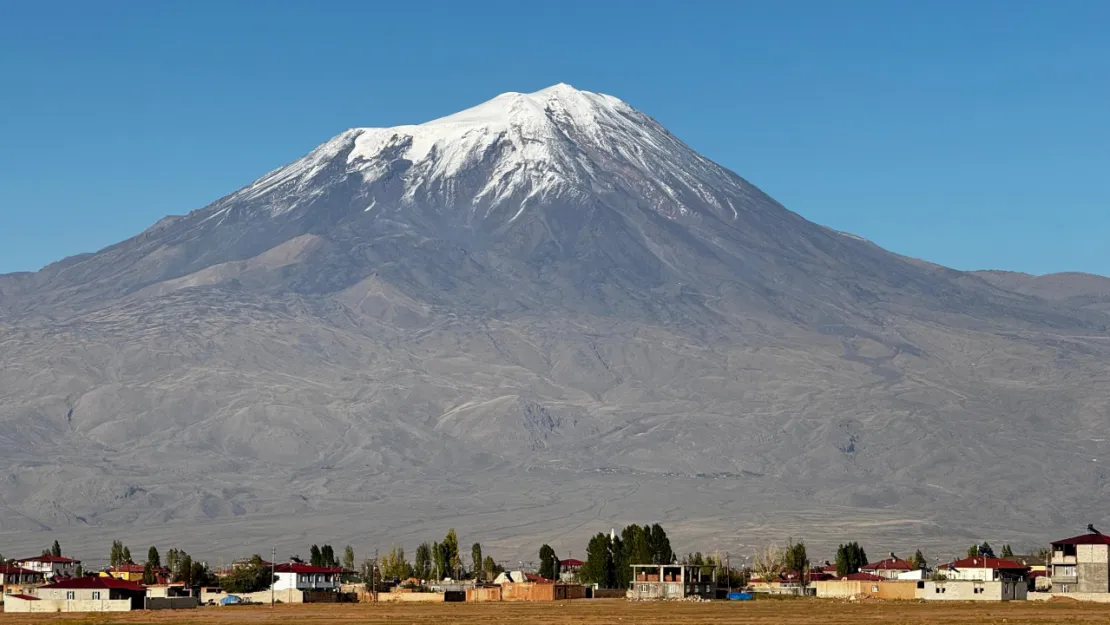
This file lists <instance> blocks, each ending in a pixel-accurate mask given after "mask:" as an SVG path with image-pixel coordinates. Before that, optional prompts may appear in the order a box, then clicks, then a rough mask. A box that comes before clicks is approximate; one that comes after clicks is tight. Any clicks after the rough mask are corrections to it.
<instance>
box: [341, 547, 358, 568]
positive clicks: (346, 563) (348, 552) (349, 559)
mask: <svg viewBox="0 0 1110 625" xmlns="http://www.w3.org/2000/svg"><path fill="white" fill-rule="evenodd" d="M343 568H345V569H347V570H348V571H353V570H354V569H355V550H354V548H352V547H351V546H350V545H347V546H346V547H345V548H344V549H343Z"/></svg>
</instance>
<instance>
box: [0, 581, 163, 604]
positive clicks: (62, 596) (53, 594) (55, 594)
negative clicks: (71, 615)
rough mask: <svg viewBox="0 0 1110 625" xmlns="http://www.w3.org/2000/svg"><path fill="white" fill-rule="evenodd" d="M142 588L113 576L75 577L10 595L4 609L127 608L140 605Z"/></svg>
mask: <svg viewBox="0 0 1110 625" xmlns="http://www.w3.org/2000/svg"><path fill="white" fill-rule="evenodd" d="M145 598H146V588H143V586H142V585H141V584H136V583H134V582H127V581H124V580H121V579H115V578H113V577H75V578H72V579H66V580H62V581H59V582H55V583H52V584H47V585H45V586H40V587H38V588H35V589H33V590H31V591H29V592H28V593H24V594H20V595H11V596H10V597H8V601H6V602H5V603H4V611H5V612H127V611H130V610H141V609H143V602H144V599H145Z"/></svg>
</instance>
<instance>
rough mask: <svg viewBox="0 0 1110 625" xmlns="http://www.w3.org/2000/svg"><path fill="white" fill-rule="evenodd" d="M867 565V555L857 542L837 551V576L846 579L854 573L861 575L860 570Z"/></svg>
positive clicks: (841, 546)
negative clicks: (846, 576)
mask: <svg viewBox="0 0 1110 625" xmlns="http://www.w3.org/2000/svg"><path fill="white" fill-rule="evenodd" d="M866 564H867V553H866V552H865V551H864V550H863V547H860V546H859V543H857V542H854V541H853V542H850V543H848V544H846V545H840V547H838V548H837V550H836V576H837V577H844V576H845V575H851V574H852V573H859V570H860V568H862V567H863V566H864V565H866Z"/></svg>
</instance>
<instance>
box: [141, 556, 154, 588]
mask: <svg viewBox="0 0 1110 625" xmlns="http://www.w3.org/2000/svg"><path fill="white" fill-rule="evenodd" d="M143 583H144V584H146V585H148V586H149V585H151V584H156V583H158V575H157V574H156V573H155V572H154V565H153V564H151V563H150V561H149V560H148V561H147V563H146V564H144V565H143Z"/></svg>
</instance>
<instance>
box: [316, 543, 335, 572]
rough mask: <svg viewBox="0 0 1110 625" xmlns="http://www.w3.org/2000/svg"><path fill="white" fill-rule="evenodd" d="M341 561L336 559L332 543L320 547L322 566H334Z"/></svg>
mask: <svg viewBox="0 0 1110 625" xmlns="http://www.w3.org/2000/svg"><path fill="white" fill-rule="evenodd" d="M338 563H339V561H338V560H336V559H335V550H334V549H332V548H331V545H324V546H323V547H320V566H328V567H334V566H335V565H336V564H338Z"/></svg>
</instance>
